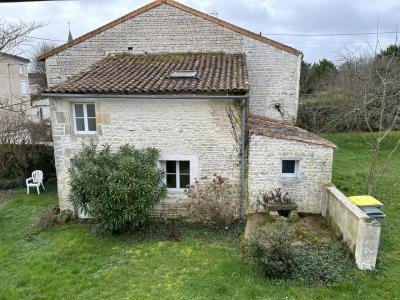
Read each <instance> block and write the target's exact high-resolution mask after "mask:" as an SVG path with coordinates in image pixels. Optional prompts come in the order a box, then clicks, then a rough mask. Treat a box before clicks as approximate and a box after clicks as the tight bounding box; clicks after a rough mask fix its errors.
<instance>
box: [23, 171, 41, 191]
mask: <svg viewBox="0 0 400 300" xmlns="http://www.w3.org/2000/svg"><path fill="white" fill-rule="evenodd" d="M30 181H31V182H30ZM40 186H42V188H43V190H45V188H44V185H43V172H42V171H40V170H36V171H33V172H32V177H29V178H27V179H26V193H27V194H28V195H29V188H30V187H36V190H37V193H38V195H40Z"/></svg>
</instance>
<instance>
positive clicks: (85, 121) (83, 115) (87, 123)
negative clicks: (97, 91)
mask: <svg viewBox="0 0 400 300" xmlns="http://www.w3.org/2000/svg"><path fill="white" fill-rule="evenodd" d="M72 114H73V122H74V128H75V133H78V134H95V133H96V108H95V104H94V103H74V104H73V105H72Z"/></svg>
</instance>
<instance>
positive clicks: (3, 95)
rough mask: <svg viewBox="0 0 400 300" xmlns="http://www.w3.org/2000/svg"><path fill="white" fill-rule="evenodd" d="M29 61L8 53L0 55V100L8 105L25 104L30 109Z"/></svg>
mask: <svg viewBox="0 0 400 300" xmlns="http://www.w3.org/2000/svg"><path fill="white" fill-rule="evenodd" d="M28 64H29V59H26V58H24V57H21V56H17V55H12V54H8V53H4V52H1V53H0V99H1V102H2V103H8V105H18V104H23V106H24V107H27V108H29V107H30V103H29V102H30V98H29V79H28Z"/></svg>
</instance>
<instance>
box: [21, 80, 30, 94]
mask: <svg viewBox="0 0 400 300" xmlns="http://www.w3.org/2000/svg"><path fill="white" fill-rule="evenodd" d="M20 84H21V95H22V96H26V95H28V86H27V84H26V80H21V81H20Z"/></svg>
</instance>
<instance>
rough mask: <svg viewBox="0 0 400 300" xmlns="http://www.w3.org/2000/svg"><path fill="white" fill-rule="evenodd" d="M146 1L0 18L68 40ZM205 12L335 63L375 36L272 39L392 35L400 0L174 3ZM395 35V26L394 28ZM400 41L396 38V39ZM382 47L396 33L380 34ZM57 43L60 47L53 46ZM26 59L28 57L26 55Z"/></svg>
mask: <svg viewBox="0 0 400 300" xmlns="http://www.w3.org/2000/svg"><path fill="white" fill-rule="evenodd" d="M150 2H151V1H150V0H86V1H51V2H50V1H41V2H23V3H0V16H1V17H2V18H8V19H14V20H22V21H24V22H28V21H39V22H46V23H47V26H45V27H44V28H42V29H40V30H37V31H36V32H35V33H34V34H33V35H34V36H35V37H41V38H47V39H53V40H66V39H67V34H68V22H70V23H71V32H72V35H73V37H74V38H75V37H78V36H80V35H82V34H85V33H86V32H88V31H91V30H93V29H96V28H97V27H99V26H101V25H104V24H105V23H107V22H110V21H112V20H114V19H116V18H118V17H120V16H122V15H124V14H127V13H129V12H130V11H132V10H134V9H136V8H138V7H141V6H143V5H146V4H148V3H150ZM179 2H181V3H183V4H186V5H188V6H191V7H193V8H195V9H198V10H201V11H203V12H206V13H213V12H218V17H219V18H220V19H223V20H225V21H228V22H231V23H234V24H235V25H238V26H241V27H244V28H246V29H249V30H251V31H254V32H257V33H260V32H262V33H263V34H264V35H266V36H267V37H269V38H272V39H275V40H277V41H279V42H282V43H285V44H287V45H290V46H292V47H295V48H297V49H299V50H301V51H302V52H303V53H304V59H305V60H307V61H311V62H313V61H317V60H319V59H322V58H329V59H332V60H335V61H336V60H337V59H338V53H340V52H341V51H342V50H343V49H344V48H365V47H368V46H371V47H375V44H376V35H357V36H328V37H326V36H325V37H309V36H308V37H307V36H306V37H305V36H296V37H294V36H280V35H271V34H276V33H278V34H281V33H288V34H330V33H366V32H372V33H373V32H376V28H377V23H379V31H381V32H394V31H396V23H400V0H378V1H377V0H362V1H361V0H360V1H356V0H335V1H333V0H331V1H327V0H302V1H299V0H285V1H281V0H179ZM399 30H400V24H399ZM399 39H400V37H399ZM379 41H380V45H381V47H385V46H386V45H388V44H389V43H393V42H394V41H395V34H394V33H392V34H380V36H379ZM58 44H61V42H58ZM25 56H29V55H25Z"/></svg>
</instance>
